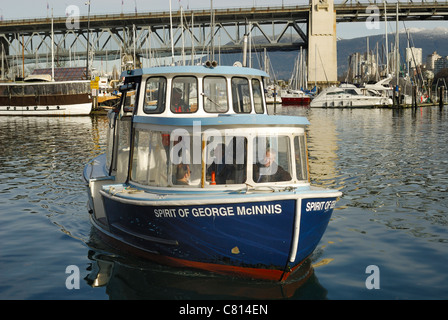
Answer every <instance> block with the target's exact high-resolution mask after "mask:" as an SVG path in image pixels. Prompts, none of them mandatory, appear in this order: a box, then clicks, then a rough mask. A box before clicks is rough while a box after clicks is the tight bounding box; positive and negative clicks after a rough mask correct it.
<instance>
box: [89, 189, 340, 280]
mask: <svg viewBox="0 0 448 320" xmlns="http://www.w3.org/2000/svg"><path fill="white" fill-rule="evenodd" d="M107 188H108V187H107V186H106V187H104V188H103V190H102V191H101V192H100V194H101V197H102V200H103V205H104V209H105V212H107V216H106V219H107V223H103V222H101V221H100V220H97V219H96V218H95V215H93V214H92V215H91V220H92V222H93V224H94V226H95V227H96V228H97V229H98V230H99V231H101V232H102V233H103V235H105V236H106V239H107V240H111V241H112V243H113V244H115V245H116V244H125V246H127V247H132V248H133V249H134V250H135V251H137V252H135V253H137V254H138V255H141V256H144V257H147V258H149V259H151V260H154V261H157V262H159V263H162V264H167V265H171V266H176V267H188V268H196V269H202V270H206V271H211V272H216V273H221V274H229V275H234V276H243V277H250V278H256V279H265V280H274V281H282V280H285V279H286V278H287V277H288V276H289V275H290V274H291V273H292V272H293V271H294V270H295V269H296V268H297V267H299V266H300V264H301V263H302V262H303V261H304V260H305V259H306V258H307V257H309V256H310V255H311V253H312V252H313V251H314V249H315V248H316V246H317V245H318V243H319V241H320V240H321V238H322V236H323V234H324V232H325V229H326V227H327V225H328V222H329V220H330V218H331V214H332V212H333V208H334V206H335V203H336V200H337V195H334V194H333V195H330V194H329V195H328V196H324V195H320V197H319V198H306V196H305V195H300V196H297V195H293V194H291V193H290V194H289V195H288V193H283V194H282V195H281V196H275V197H274V196H271V197H268V196H266V195H265V194H261V195H258V196H257V195H254V194H252V195H251V196H250V197H249V198H248V199H247V196H246V199H243V198H244V195H235V197H232V199H231V200H229V199H227V200H219V198H217V199H215V201H211V200H210V199H211V197H209V198H208V200H205V199H203V200H195V201H194V202H193V204H189V203H188V202H192V201H188V200H185V199H186V198H183V199H178V200H175V201H174V200H173V201H164V202H163V204H161V203H160V204H159V203H157V201H146V200H139V199H138V198H137V199H135V198H134V199H130V198H126V197H120V196H117V195H113V194H111V193H110V192H107V191H104V190H107ZM123 188H124V186H123ZM113 190H116V189H115V187H114V188H113ZM280 198H281V199H280ZM219 202H221V203H219ZM182 203H183V204H182ZM103 221H104V220H103Z"/></svg>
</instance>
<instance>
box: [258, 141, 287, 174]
mask: <svg viewBox="0 0 448 320" xmlns="http://www.w3.org/2000/svg"><path fill="white" fill-rule="evenodd" d="M253 159H254V162H255V163H254V165H253V169H252V172H253V177H252V178H253V181H254V182H256V183H265V182H279V181H290V180H291V172H292V170H291V151H290V140H289V137H288V136H258V137H256V138H254V148H253Z"/></svg>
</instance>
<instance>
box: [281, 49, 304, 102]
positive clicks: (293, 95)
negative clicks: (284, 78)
mask: <svg viewBox="0 0 448 320" xmlns="http://www.w3.org/2000/svg"><path fill="white" fill-rule="evenodd" d="M303 86H305V87H306V72H305V61H304V59H303V52H302V48H301V49H300V55H299V56H298V57H297V59H296V62H295V64H294V71H293V73H292V76H291V79H290V88H289V89H287V90H282V91H281V98H282V104H286V105H287V104H295V105H308V104H309V103H310V101H311V97H310V96H309V95H308V94H306V93H305V92H303V90H301V89H299V88H302V87H303Z"/></svg>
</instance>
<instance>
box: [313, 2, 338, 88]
mask: <svg viewBox="0 0 448 320" xmlns="http://www.w3.org/2000/svg"><path fill="white" fill-rule="evenodd" d="M310 5H311V10H310V17H309V23H308V86H309V87H314V85H317V86H318V87H321V88H325V87H328V86H330V85H334V84H337V80H338V75H337V48H336V11H335V9H334V0H310Z"/></svg>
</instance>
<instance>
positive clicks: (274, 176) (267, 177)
mask: <svg viewBox="0 0 448 320" xmlns="http://www.w3.org/2000/svg"><path fill="white" fill-rule="evenodd" d="M276 160H277V152H276V151H275V150H273V149H269V148H268V149H266V154H265V157H264V159H263V161H262V163H259V162H258V163H256V164H255V165H254V166H253V175H254V181H255V182H257V183H262V182H277V181H289V180H291V175H290V174H289V172H288V171H286V170H285V169H283V168H282V167H281V166H280V165H278V163H277V162H276Z"/></svg>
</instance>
